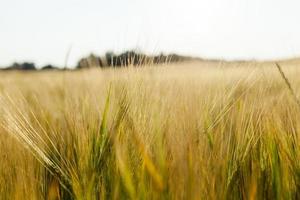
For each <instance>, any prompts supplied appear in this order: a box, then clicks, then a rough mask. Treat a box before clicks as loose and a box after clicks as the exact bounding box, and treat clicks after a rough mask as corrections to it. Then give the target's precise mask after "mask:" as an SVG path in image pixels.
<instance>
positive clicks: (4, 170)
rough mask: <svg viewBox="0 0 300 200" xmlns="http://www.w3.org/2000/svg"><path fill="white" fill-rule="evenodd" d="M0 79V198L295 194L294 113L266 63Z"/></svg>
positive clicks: (298, 187) (298, 150)
mask: <svg viewBox="0 0 300 200" xmlns="http://www.w3.org/2000/svg"><path fill="white" fill-rule="evenodd" d="M282 69H283V71H284V72H285V74H286V76H287V77H288V79H289V81H290V82H291V84H292V87H293V88H294V89H295V93H296V94H299V92H300V91H299V89H300V79H299V76H300V68H298V67H297V65H295V64H283V65H282ZM0 77H1V78H0V105H1V106H0V123H1V125H0V199H299V198H300V162H299V160H300V146H299V142H300V140H299V139H300V137H299V131H300V121H299V119H300V108H299V107H298V106H297V103H296V102H295V99H294V98H293V97H292V96H291V95H290V93H289V90H288V88H287V86H286V85H285V83H284V80H283V79H282V78H281V76H280V74H279V72H278V70H277V69H276V67H275V65H274V64H272V63H268V64H267V63H265V64H257V63H231V64H229V63H227V64H226V63H223V64H222V63H218V62H196V63H186V64H178V65H170V66H167V65H165V66H160V67H144V68H122V69H92V70H81V71H73V72H72V71H65V72H63V71H62V72H55V71H51V72H46V71H43V72H13V71H11V72H0Z"/></svg>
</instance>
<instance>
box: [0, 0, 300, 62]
mask: <svg viewBox="0 0 300 200" xmlns="http://www.w3.org/2000/svg"><path fill="white" fill-rule="evenodd" d="M299 20H300V1H299V0H105V1H104V0H51V1H50V0H48V1H47V0H26V1H25V0H0V66H6V65H9V64H11V63H12V62H15V61H18V62H23V61H31V62H35V63H36V64H37V65H40V66H41V65H46V64H48V63H52V64H55V65H59V66H62V65H64V63H65V60H66V59H65V58H66V54H67V52H68V51H70V56H69V59H68V64H69V65H75V64H76V62H77V61H78V60H79V59H80V58H81V57H83V56H87V55H88V54H90V53H91V52H93V53H95V54H98V55H101V54H104V53H105V52H106V51H115V52H121V51H122V50H125V49H138V50H141V51H143V52H146V53H153V54H155V53H160V52H166V53H171V52H174V53H180V54H184V55H192V56H199V57H204V58H214V59H227V60H234V59H259V60H264V59H278V58H290V57H295V56H300V24H299Z"/></svg>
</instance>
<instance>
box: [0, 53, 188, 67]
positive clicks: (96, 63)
mask: <svg viewBox="0 0 300 200" xmlns="http://www.w3.org/2000/svg"><path fill="white" fill-rule="evenodd" d="M190 59H192V58H191V57H187V56H181V55H177V54H168V55H165V54H163V53H161V54H159V55H154V56H152V55H146V54H144V53H139V52H136V51H125V52H123V53H120V54H115V53H113V52H107V53H106V54H105V55H104V56H97V55H94V54H90V55H89V56H87V57H84V58H81V59H80V60H79V61H78V63H77V65H76V67H75V69H88V68H94V67H101V68H105V67H128V66H136V67H137V66H145V65H155V64H164V63H175V62H182V61H186V60H190ZM2 69H3V70H38V68H37V67H36V65H35V64H34V63H32V62H24V63H17V62H15V63H13V64H12V65H11V66H8V67H5V68H2ZM40 69H41V70H66V69H70V68H67V66H65V67H63V68H62V67H57V66H54V65H51V64H49V65H46V66H43V67H41V68H40Z"/></svg>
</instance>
